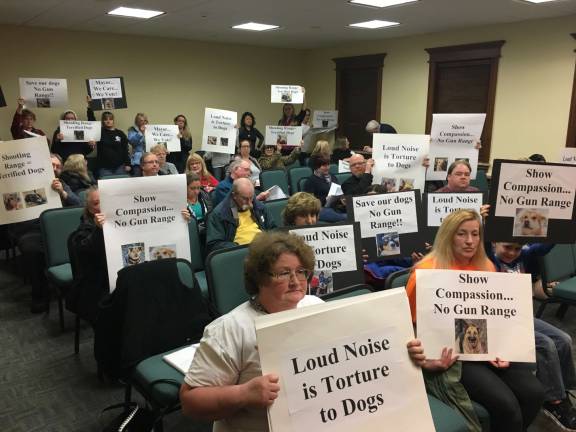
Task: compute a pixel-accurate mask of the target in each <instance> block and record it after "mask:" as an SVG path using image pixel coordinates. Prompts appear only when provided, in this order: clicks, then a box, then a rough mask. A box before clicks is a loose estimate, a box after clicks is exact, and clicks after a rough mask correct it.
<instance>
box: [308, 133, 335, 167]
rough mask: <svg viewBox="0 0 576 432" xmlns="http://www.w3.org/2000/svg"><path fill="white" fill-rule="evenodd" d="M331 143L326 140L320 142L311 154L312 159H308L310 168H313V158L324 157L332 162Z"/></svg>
mask: <svg viewBox="0 0 576 432" xmlns="http://www.w3.org/2000/svg"><path fill="white" fill-rule="evenodd" d="M331 153H332V152H331V150H330V143H329V142H328V141H326V140H318V141H317V142H316V144H315V145H314V148H313V149H312V153H310V159H308V166H309V167H310V168H312V157H313V156H322V157H323V158H324V159H328V160H330V158H331ZM312 169H314V168H312Z"/></svg>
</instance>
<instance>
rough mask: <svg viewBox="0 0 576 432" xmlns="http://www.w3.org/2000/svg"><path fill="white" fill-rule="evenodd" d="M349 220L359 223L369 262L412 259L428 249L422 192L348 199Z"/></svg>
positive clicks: (363, 247) (411, 191) (412, 191)
mask: <svg viewBox="0 0 576 432" xmlns="http://www.w3.org/2000/svg"><path fill="white" fill-rule="evenodd" d="M346 207H347V213H348V218H349V219H350V218H352V220H353V221H354V222H359V223H360V234H361V238H362V249H363V250H364V252H365V254H366V255H368V260H369V261H376V260H381V259H385V258H398V257H409V256H410V255H411V254H412V253H413V252H423V251H424V250H425V240H426V239H425V237H424V234H423V233H422V232H420V230H419V227H421V226H423V220H422V208H421V203H420V191H419V190H410V191H406V192H396V193H387V194H375V195H363V196H355V197H347V199H346Z"/></svg>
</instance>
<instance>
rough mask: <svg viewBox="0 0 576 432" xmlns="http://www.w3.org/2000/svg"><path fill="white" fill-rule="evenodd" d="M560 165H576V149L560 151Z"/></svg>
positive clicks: (569, 148) (570, 148)
mask: <svg viewBox="0 0 576 432" xmlns="http://www.w3.org/2000/svg"><path fill="white" fill-rule="evenodd" d="M560 163H565V164H571V165H576V148H574V147H566V148H563V149H562V150H561V151H560Z"/></svg>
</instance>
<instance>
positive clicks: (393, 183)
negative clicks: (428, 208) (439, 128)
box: [372, 133, 430, 192]
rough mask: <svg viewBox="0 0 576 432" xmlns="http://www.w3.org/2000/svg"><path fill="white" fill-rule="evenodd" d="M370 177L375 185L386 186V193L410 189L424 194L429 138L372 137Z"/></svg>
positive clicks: (380, 135) (394, 135) (375, 135)
mask: <svg viewBox="0 0 576 432" xmlns="http://www.w3.org/2000/svg"><path fill="white" fill-rule="evenodd" d="M373 137H374V138H373V140H374V141H373V144H372V158H373V159H374V161H375V164H374V168H373V169H372V175H373V177H374V180H373V183H374V184H381V185H384V186H386V190H387V191H388V192H398V191H403V190H409V189H420V190H421V191H423V190H424V182H425V178H424V177H425V176H426V167H424V166H423V165H422V163H423V162H424V159H425V158H426V156H427V155H428V145H429V142H430V137H429V136H428V135H399V134H380V133H378V134H373Z"/></svg>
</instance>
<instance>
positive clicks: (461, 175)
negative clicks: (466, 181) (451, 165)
mask: <svg viewBox="0 0 576 432" xmlns="http://www.w3.org/2000/svg"><path fill="white" fill-rule="evenodd" d="M452 175H453V176H454V177H470V172H461V171H457V172H453V173H452Z"/></svg>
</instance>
